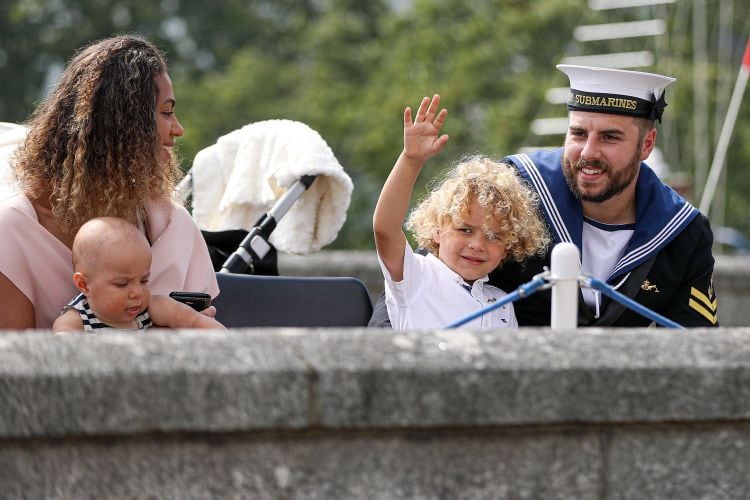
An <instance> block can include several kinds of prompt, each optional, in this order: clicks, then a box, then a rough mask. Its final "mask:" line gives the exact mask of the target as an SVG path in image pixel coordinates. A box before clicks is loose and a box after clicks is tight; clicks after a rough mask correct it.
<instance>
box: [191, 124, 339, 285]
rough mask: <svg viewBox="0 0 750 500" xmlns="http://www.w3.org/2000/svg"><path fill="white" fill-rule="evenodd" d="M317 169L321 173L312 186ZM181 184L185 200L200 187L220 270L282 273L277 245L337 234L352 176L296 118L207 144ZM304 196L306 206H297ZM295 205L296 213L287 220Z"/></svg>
mask: <svg viewBox="0 0 750 500" xmlns="http://www.w3.org/2000/svg"><path fill="white" fill-rule="evenodd" d="M316 177H320V180H318V182H317V183H316V186H315V187H314V188H313V189H311V186H312V185H313V183H314V182H315V181H316ZM217 183H219V184H221V185H220V186H219V187H218V188H217V187H216V186H214V185H215V184H217ZM284 186H288V187H287V188H286V190H285V191H284ZM177 189H178V198H179V199H181V201H183V202H185V201H186V200H187V199H188V197H189V196H191V195H192V205H193V217H194V219H195V220H196V223H198V225H199V226H200V227H201V230H202V232H203V237H204V239H205V240H206V243H207V245H208V248H209V253H210V254H211V260H212V263H213V265H214V270H216V271H224V272H230V273H244V274H255V275H278V274H279V272H278V264H277V259H278V256H277V249H276V246H278V245H281V248H280V249H281V250H282V251H286V252H290V253H308V252H310V251H316V250H319V249H320V248H321V247H322V246H324V245H326V244H328V243H330V242H331V241H333V239H335V237H336V235H337V234H338V231H339V229H340V228H341V226H342V225H343V223H344V220H345V217H346V209H347V208H348V206H349V200H350V196H351V191H352V182H351V179H350V178H349V176H348V175H347V174H346V173H345V172H344V170H343V168H342V167H341V165H340V164H339V163H338V161H337V160H336V158H335V157H334V155H333V152H332V151H331V149H330V148H329V147H328V145H327V144H326V143H325V141H324V140H323V139H322V138H321V137H320V135H319V134H318V133H317V132H315V131H314V130H313V129H311V128H310V127H308V126H307V125H305V124H302V123H300V122H294V121H291V120H268V121H263V122H256V123H251V124H249V125H246V126H245V127H242V128H241V129H238V130H236V131H234V132H231V133H230V134H227V135H225V136H222V137H221V138H219V140H218V141H217V143H216V144H214V145H212V146H209V147H208V148H206V149H204V150H202V151H200V152H199V153H198V154H197V155H196V157H195V161H194V163H193V167H192V168H191V169H190V171H188V173H187V174H186V175H185V177H184V179H183V180H182V182H181V183H180V185H179V186H178V188H177ZM303 195H304V196H303ZM301 197H303V200H302V203H303V204H304V205H305V206H304V207H299V208H298V209H293V208H292V207H293V206H294V205H295V203H296V202H298V200H300V198H301ZM287 212H290V215H291V216H292V217H293V218H294V219H296V220H295V221H290V222H289V223H288V224H286V226H284V225H283V224H282V223H281V220H282V218H283V217H284V216H285V215H286V214H287ZM279 226H281V227H280V231H282V233H284V234H282V235H281V236H280V237H279V238H276V244H274V243H273V242H272V232H274V230H276V229H277V227H279ZM247 228H249V229H247Z"/></svg>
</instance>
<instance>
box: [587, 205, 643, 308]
mask: <svg viewBox="0 0 750 500" xmlns="http://www.w3.org/2000/svg"><path fill="white" fill-rule="evenodd" d="M634 228H635V224H603V223H601V222H597V221H595V220H592V219H589V218H586V217H584V218H583V251H582V256H581V272H582V273H583V274H587V275H590V276H593V277H595V278H598V279H600V280H601V281H607V278H609V275H610V273H611V272H612V270H613V269H614V268H615V266H616V265H617V263H618V262H619V261H620V258H621V257H622V255H623V253H625V248H626V247H627V244H628V241H630V238H631V237H632V236H633V230H634ZM581 291H582V293H583V300H584V302H586V304H588V305H589V306H590V307H593V308H594V309H595V311H596V317H599V305H600V304H601V297H600V295H601V293H600V292H599V291H597V290H592V289H590V288H583V289H582V290H581Z"/></svg>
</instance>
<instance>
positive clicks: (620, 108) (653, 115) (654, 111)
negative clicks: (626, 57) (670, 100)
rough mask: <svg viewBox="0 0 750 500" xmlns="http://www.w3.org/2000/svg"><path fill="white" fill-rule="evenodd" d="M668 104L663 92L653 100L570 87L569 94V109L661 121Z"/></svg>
mask: <svg viewBox="0 0 750 500" xmlns="http://www.w3.org/2000/svg"><path fill="white" fill-rule="evenodd" d="M666 105H667V103H666V102H665V101H664V94H663V93H662V95H661V97H660V98H659V99H658V100H656V99H654V100H652V101H648V100H646V99H640V98H638V97H633V96H630V95H619V94H598V93H596V92H584V91H581V90H575V89H570V94H568V109H569V110H574V111H592V112H595V113H609V114H613V115H629V116H638V117H641V118H648V119H650V120H659V121H661V115H662V112H663V111H664V107H665V106H666Z"/></svg>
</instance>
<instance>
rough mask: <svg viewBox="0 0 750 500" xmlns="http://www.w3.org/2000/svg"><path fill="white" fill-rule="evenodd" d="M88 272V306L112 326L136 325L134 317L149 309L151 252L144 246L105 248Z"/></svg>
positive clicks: (132, 326) (125, 326)
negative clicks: (104, 251) (104, 252)
mask: <svg viewBox="0 0 750 500" xmlns="http://www.w3.org/2000/svg"><path fill="white" fill-rule="evenodd" d="M106 252H107V254H106V255H102V256H101V257H99V259H98V261H97V265H96V267H95V269H94V270H93V271H92V272H90V273H89V276H88V278H89V282H88V285H89V293H88V294H87V298H88V302H89V305H90V306H91V309H92V310H93V311H94V313H95V314H96V316H97V317H98V318H99V319H100V320H101V321H103V322H104V323H107V324H108V325H110V326H112V327H114V328H123V329H131V328H135V317H136V316H137V315H138V314H140V313H141V312H143V311H144V310H145V309H146V308H148V303H149V299H150V298H151V291H150V288H149V276H150V274H151V252H150V250H149V249H148V248H147V247H144V246H143V245H122V246H119V247H115V248H112V249H110V248H108V249H107V250H106Z"/></svg>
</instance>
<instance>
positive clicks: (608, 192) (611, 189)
mask: <svg viewBox="0 0 750 500" xmlns="http://www.w3.org/2000/svg"><path fill="white" fill-rule="evenodd" d="M640 150H641V148H640V145H639V146H638V148H637V149H636V150H635V153H634V154H633V156H632V157H631V158H630V161H629V162H628V165H627V167H626V168H625V169H623V170H620V171H619V172H616V173H612V169H611V168H610V166H609V165H608V164H607V163H605V162H603V161H599V160H595V161H586V160H584V159H582V158H579V159H578V162H576V165H575V169H574V168H573V167H572V165H571V163H570V160H568V159H567V157H565V156H564V155H563V165H562V167H563V174H564V175H565V181H566V182H567V183H568V188H570V192H571V193H573V196H575V197H576V198H578V199H579V200H582V201H590V202H593V203H602V202H604V201H607V200H609V199H610V198H613V197H615V196H617V195H618V194H620V193H622V192H623V191H625V188H626V187H628V186H629V185H630V183H631V182H633V180H634V179H635V178H636V177H637V176H638V171H639V169H640V165H641V159H640ZM583 167H594V168H601V169H602V170H603V172H602V173H603V174H604V175H607V176H608V180H609V183H608V184H607V186H606V187H605V188H604V190H603V191H602V192H600V193H593V194H586V193H582V192H581V190H580V189H578V183H577V182H576V177H575V171H577V170H579V169H581V168H583Z"/></svg>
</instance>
